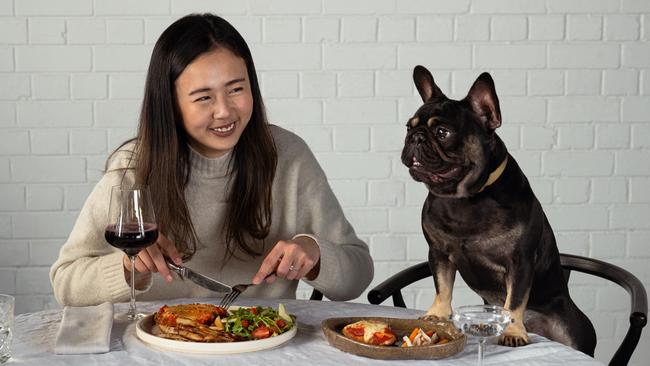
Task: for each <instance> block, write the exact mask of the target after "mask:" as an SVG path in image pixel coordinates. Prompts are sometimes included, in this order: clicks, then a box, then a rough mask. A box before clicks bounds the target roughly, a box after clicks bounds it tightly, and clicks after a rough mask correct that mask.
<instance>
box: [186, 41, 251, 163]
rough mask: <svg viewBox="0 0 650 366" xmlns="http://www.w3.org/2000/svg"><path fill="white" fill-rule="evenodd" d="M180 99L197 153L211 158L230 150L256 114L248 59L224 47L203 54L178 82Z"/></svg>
mask: <svg viewBox="0 0 650 366" xmlns="http://www.w3.org/2000/svg"><path fill="white" fill-rule="evenodd" d="M176 100H177V102H178V106H179V108H180V111H181V115H182V117H183V126H185V131H187V134H188V135H189V137H190V145H191V146H192V148H194V150H196V151H198V152H199V153H200V154H201V155H203V156H206V157H209V158H216V157H219V156H221V155H223V154H225V153H226V152H228V151H230V150H231V149H232V148H233V147H234V146H235V145H236V144H237V141H239V137H240V136H241V134H242V132H244V128H246V125H247V124H248V121H249V120H250V118H251V115H252V113H253V95H252V94H251V87H250V80H248V72H247V69H246V63H245V62H244V59H242V58H241V57H238V56H236V55H235V54H234V53H232V52H231V51H230V50H228V49H226V48H224V47H217V48H215V49H213V50H211V51H208V52H206V53H204V54H202V55H200V56H199V57H197V58H196V59H195V60H194V61H192V63H190V64H189V65H187V67H186V68H185V70H183V72H182V73H181V74H180V75H179V76H178V78H177V79H176Z"/></svg>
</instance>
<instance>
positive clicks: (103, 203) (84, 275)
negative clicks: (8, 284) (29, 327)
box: [50, 171, 151, 306]
mask: <svg viewBox="0 0 650 366" xmlns="http://www.w3.org/2000/svg"><path fill="white" fill-rule="evenodd" d="M122 172H123V171H113V172H108V173H106V174H105V175H104V176H103V177H102V179H101V180H100V181H99V183H97V185H96V186H95V188H94V189H93V191H92V193H91V194H90V196H89V197H88V199H87V200H86V202H85V204H84V206H83V208H82V209H81V212H80V213H79V217H78V218H77V221H76V222H75V225H74V227H73V229H72V232H71V233H70V236H69V237H68V240H67V241H66V243H65V244H64V245H63V247H62V248H61V250H60V252H59V257H58V259H57V260H56V262H54V264H53V265H52V267H51V268H50V280H51V282H52V287H53V289H54V296H55V297H56V299H57V301H58V302H59V303H60V304H61V305H71V306H87V305H97V304H100V303H102V302H106V301H110V302H123V301H127V300H128V299H129V294H130V291H131V290H130V287H129V284H128V283H127V281H126V278H125V271H124V267H123V265H122V257H123V256H124V253H123V252H122V251H120V250H118V249H116V248H114V247H112V246H110V245H109V244H108V243H107V242H106V240H105V239H104V231H105V228H106V225H107V221H108V206H109V200H110V194H111V187H112V186H114V185H118V184H120V182H121V180H122V177H123V176H126V177H127V178H128V176H129V174H126V175H123V174H122ZM150 284H151V275H149V274H147V275H141V274H138V275H136V289H145V290H146V289H148V287H149V286H150Z"/></svg>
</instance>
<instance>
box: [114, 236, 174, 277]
mask: <svg viewBox="0 0 650 366" xmlns="http://www.w3.org/2000/svg"><path fill="white" fill-rule="evenodd" d="M164 256H166V257H167V258H170V259H171V260H172V261H173V262H174V263H175V264H176V265H179V266H180V265H182V264H183V260H182V259H181V256H180V255H179V254H178V251H177V250H176V246H175V245H174V243H172V242H171V241H169V239H167V238H166V237H165V236H164V235H162V234H158V240H156V242H155V243H154V244H153V245H150V246H148V247H147V248H146V249H143V250H141V251H140V253H138V257H137V259H136V260H135V270H136V271H138V272H140V273H149V272H160V275H161V276H163V278H164V279H165V280H166V281H167V282H171V281H172V279H173V277H172V274H171V272H170V270H169V268H168V267H167V264H166V263H165V258H164ZM122 264H123V265H124V269H126V270H127V271H131V260H130V259H129V257H128V256H127V255H126V254H125V255H124V257H122Z"/></svg>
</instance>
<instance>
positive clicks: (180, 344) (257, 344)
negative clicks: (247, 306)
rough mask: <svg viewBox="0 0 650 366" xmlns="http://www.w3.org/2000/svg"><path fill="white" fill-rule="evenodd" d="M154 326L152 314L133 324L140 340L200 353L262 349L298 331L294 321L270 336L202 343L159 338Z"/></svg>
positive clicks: (289, 337)
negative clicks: (284, 330)
mask: <svg viewBox="0 0 650 366" xmlns="http://www.w3.org/2000/svg"><path fill="white" fill-rule="evenodd" d="M237 308H238V306H232V307H230V310H235V309H237ZM153 327H154V321H153V314H151V315H147V316H145V317H144V318H142V319H140V320H138V322H137V323H136V326H135V334H136V335H137V336H138V338H140V340H141V341H142V342H144V343H146V344H148V345H151V346H154V347H157V348H162V349H166V350H169V351H176V352H189V353H200V354H229V353H244V352H254V351H260V350H263V349H269V348H273V347H277V346H279V345H281V344H283V343H285V342H288V341H289V340H290V339H291V338H293V337H294V336H295V335H296V333H297V332H298V323H296V322H295V318H294V323H293V327H291V329H289V330H288V331H286V332H284V333H282V334H280V335H278V336H275V337H270V338H265V339H258V340H251V341H242V342H224V343H202V342H184V341H177V340H174V339H166V338H160V337H158V336H155V335H153V333H152V329H153Z"/></svg>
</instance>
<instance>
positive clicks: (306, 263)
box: [253, 236, 320, 284]
mask: <svg viewBox="0 0 650 366" xmlns="http://www.w3.org/2000/svg"><path fill="white" fill-rule="evenodd" d="M273 271H275V276H271V277H269V278H267V279H266V282H267V283H273V281H275V277H276V276H277V277H280V278H285V279H287V280H296V279H301V278H303V277H307V279H309V280H313V279H314V278H316V276H318V272H319V271H320V248H319V247H318V244H317V243H316V242H315V241H314V240H313V239H312V238H310V237H308V236H299V237H297V238H295V239H293V240H292V241H284V240H280V241H279V242H278V243H277V244H275V246H274V247H273V249H271V252H269V254H268V255H267V256H266V258H264V261H263V262H262V265H261V266H260V269H259V270H258V271H257V273H256V274H255V276H254V277H253V283H254V284H259V283H261V282H262V281H263V280H264V278H265V277H266V276H267V275H268V274H269V273H271V272H273Z"/></svg>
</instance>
